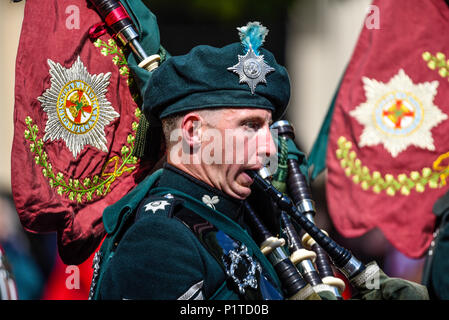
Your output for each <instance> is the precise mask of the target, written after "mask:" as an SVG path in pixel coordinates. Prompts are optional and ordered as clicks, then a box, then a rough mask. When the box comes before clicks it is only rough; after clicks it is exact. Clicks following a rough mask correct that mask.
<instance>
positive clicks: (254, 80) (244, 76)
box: [228, 22, 275, 94]
mask: <svg viewBox="0 0 449 320" xmlns="http://www.w3.org/2000/svg"><path fill="white" fill-rule="evenodd" d="M237 30H239V34H240V39H241V42H242V44H243V46H244V47H245V50H246V54H245V55H243V56H241V55H238V59H239V62H238V63H237V64H236V65H234V66H232V67H229V68H228V70H229V71H233V72H235V73H237V74H238V75H239V77H240V83H243V82H246V83H247V84H248V86H249V87H250V89H251V93H252V94H254V92H255V90H256V87H257V85H258V84H259V83H267V80H266V78H265V76H266V75H267V74H268V73H270V72H273V71H275V69H274V68H272V67H270V66H269V65H268V64H267V63H266V62H265V61H264V59H263V57H264V56H263V55H261V54H260V53H259V48H260V47H261V46H262V44H263V42H264V41H265V36H266V35H267V34H268V29H267V28H265V27H264V26H262V25H261V24H260V23H259V22H249V23H248V24H247V25H246V26H244V27H240V28H237Z"/></svg>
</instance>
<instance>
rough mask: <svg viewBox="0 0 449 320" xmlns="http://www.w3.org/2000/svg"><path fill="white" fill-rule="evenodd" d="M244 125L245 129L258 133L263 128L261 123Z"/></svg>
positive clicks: (253, 122)
mask: <svg viewBox="0 0 449 320" xmlns="http://www.w3.org/2000/svg"><path fill="white" fill-rule="evenodd" d="M244 125H245V127H247V128H249V129H251V130H255V131H257V130H259V129H260V128H261V125H260V123H258V122H255V121H248V122H245V124H244Z"/></svg>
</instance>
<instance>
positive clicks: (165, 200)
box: [135, 193, 183, 221]
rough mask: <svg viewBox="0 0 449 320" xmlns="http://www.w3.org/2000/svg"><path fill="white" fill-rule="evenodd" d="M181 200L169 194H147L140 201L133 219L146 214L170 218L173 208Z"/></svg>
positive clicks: (178, 204) (181, 201)
mask: <svg viewBox="0 0 449 320" xmlns="http://www.w3.org/2000/svg"><path fill="white" fill-rule="evenodd" d="M182 203H183V200H181V199H177V198H175V197H173V196H172V195H171V194H169V193H168V194H166V195H163V196H157V195H149V196H147V197H146V198H145V199H143V201H142V202H141V203H140V205H139V207H138V208H137V211H136V218H135V220H136V221H137V220H139V219H141V218H143V217H147V216H149V215H150V216H156V215H157V216H165V217H169V218H172V217H173V213H174V212H175V209H176V208H177V207H179V206H180V205H182Z"/></svg>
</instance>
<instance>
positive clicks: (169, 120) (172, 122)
mask: <svg viewBox="0 0 449 320" xmlns="http://www.w3.org/2000/svg"><path fill="white" fill-rule="evenodd" d="M192 111H195V112H196V113H198V114H199V115H200V116H201V118H203V119H204V120H205V122H206V123H207V124H208V125H209V126H215V123H216V120H217V119H219V117H218V116H217V113H218V112H221V111H222V109H221V108H218V109H217V108H216V109H200V110H191V111H186V112H183V113H176V114H173V115H170V116H168V117H165V118H163V119H162V120H161V122H162V132H163V133H164V139H165V145H166V146H167V148H169V147H170V146H171V144H172V143H173V141H170V135H171V133H172V132H173V131H174V130H176V129H178V128H179V127H180V125H181V121H182V119H183V118H184V116H185V115H186V114H188V113H190V112H192ZM176 142H177V141H176Z"/></svg>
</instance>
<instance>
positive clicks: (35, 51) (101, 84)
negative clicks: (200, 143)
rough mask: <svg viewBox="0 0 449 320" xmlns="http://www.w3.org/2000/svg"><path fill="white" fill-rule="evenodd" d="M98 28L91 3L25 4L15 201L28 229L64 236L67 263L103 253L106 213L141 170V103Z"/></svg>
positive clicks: (116, 51) (120, 57) (114, 47)
mask: <svg viewBox="0 0 449 320" xmlns="http://www.w3.org/2000/svg"><path fill="white" fill-rule="evenodd" d="M98 23H101V18H100V16H99V15H98V14H97V12H96V11H95V10H94V9H93V8H91V7H90V6H88V2H87V1H86V0H47V1H38V0H28V1H26V5H25V14H24V20H23V26H22V31H21V36H20V43H19V49H18V54H17V61H16V84H15V110H14V140H13V146H12V154H11V162H12V191H13V196H14V201H15V204H16V207H17V211H18V214H19V216H20V220H21V222H22V224H23V226H24V227H25V228H26V229H27V230H29V231H32V232H52V231H56V232H57V233H58V248H59V254H60V256H61V258H62V260H63V261H64V262H65V263H67V264H79V263H81V262H82V261H84V260H85V259H87V258H88V257H89V256H90V255H91V253H92V252H93V251H94V250H95V249H96V248H97V246H98V244H99V243H100V241H101V240H102V238H103V237H104V228H103V224H102V220H101V216H102V212H103V209H104V208H105V207H106V206H108V205H110V204H112V203H114V202H115V201H117V200H118V199H119V198H120V197H122V196H123V195H124V194H126V193H127V192H128V191H129V190H130V189H131V188H133V187H134V186H135V185H136V183H137V182H138V180H139V179H140V178H139V177H140V176H141V175H140V173H141V171H142V170H143V169H142V168H141V167H142V166H140V165H139V161H138V159H137V158H136V157H134V156H133V154H132V152H133V149H134V142H135V137H136V130H137V126H138V123H139V117H140V109H139V108H138V105H137V103H136V102H135V101H134V99H138V94H137V93H135V92H137V91H133V83H134V81H133V79H132V77H131V76H130V69H129V67H128V65H127V61H126V56H125V54H124V53H123V51H122V50H121V49H120V47H119V46H118V44H117V42H116V41H115V40H114V38H112V37H111V36H110V35H109V34H108V33H104V32H100V33H98V32H97V31H99V30H100V31H101V30H102V29H101V28H96V27H98V25H96V24H98ZM89 31H90V32H89ZM92 34H96V36H97V37H98V36H99V37H98V38H97V39H96V40H91V38H90V35H92ZM100 35H101V36H100ZM136 101H137V100H136Z"/></svg>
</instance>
